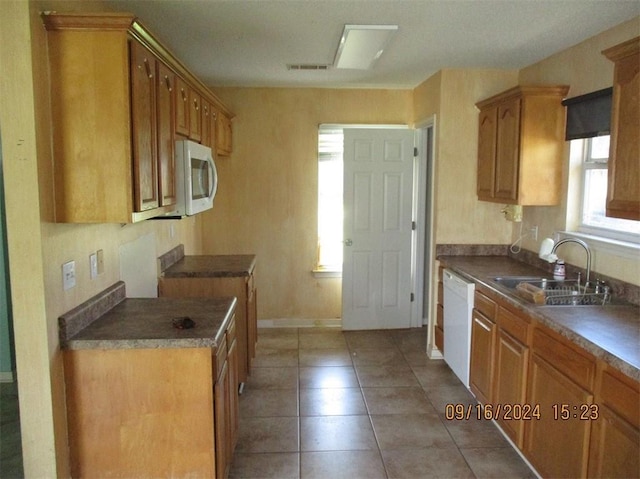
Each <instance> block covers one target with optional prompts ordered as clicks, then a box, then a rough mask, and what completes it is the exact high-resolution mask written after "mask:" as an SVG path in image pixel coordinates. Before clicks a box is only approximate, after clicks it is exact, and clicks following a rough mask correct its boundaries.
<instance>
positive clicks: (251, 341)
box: [247, 274, 258, 371]
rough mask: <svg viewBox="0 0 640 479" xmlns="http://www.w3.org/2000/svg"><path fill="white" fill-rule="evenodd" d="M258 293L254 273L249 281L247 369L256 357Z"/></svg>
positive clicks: (249, 368) (249, 369)
mask: <svg viewBox="0 0 640 479" xmlns="http://www.w3.org/2000/svg"><path fill="white" fill-rule="evenodd" d="M257 294H258V293H257V291H256V288H255V286H254V276H253V274H252V275H251V276H249V281H248V282H247V371H251V362H252V360H253V358H255V357H256V343H257V342H258V306H257Z"/></svg>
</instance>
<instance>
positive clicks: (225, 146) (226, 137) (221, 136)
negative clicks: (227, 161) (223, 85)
mask: <svg viewBox="0 0 640 479" xmlns="http://www.w3.org/2000/svg"><path fill="white" fill-rule="evenodd" d="M231 150H232V131H231V119H230V118H229V117H228V116H227V115H225V114H224V113H223V112H221V111H218V112H216V152H217V153H218V155H221V156H228V155H230V154H231Z"/></svg>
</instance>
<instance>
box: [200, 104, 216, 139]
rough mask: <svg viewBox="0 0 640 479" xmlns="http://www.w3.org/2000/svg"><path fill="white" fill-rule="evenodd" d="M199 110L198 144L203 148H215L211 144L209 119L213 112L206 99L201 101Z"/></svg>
mask: <svg viewBox="0 0 640 479" xmlns="http://www.w3.org/2000/svg"><path fill="white" fill-rule="evenodd" d="M201 105H202V106H201V108H200V113H201V116H202V135H201V138H200V143H202V144H203V145H205V146H209V147H211V148H215V145H213V144H212V143H211V118H212V113H213V111H212V110H211V105H210V104H209V102H208V101H207V100H206V99H204V98H203V99H202V104H201Z"/></svg>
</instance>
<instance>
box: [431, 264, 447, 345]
mask: <svg viewBox="0 0 640 479" xmlns="http://www.w3.org/2000/svg"><path fill="white" fill-rule="evenodd" d="M441 269H442V268H441ZM440 278H442V271H440ZM433 340H434V344H435V346H436V348H438V349H439V350H440V352H441V353H442V354H444V284H443V283H442V279H441V280H440V281H438V304H437V305H436V324H435V327H434V338H433Z"/></svg>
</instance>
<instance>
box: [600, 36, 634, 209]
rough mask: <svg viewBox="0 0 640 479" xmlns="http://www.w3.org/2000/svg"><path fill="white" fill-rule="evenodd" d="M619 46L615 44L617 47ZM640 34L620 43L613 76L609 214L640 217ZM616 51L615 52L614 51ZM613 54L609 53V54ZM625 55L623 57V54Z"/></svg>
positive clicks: (615, 57) (608, 194) (615, 56)
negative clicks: (639, 126)
mask: <svg viewBox="0 0 640 479" xmlns="http://www.w3.org/2000/svg"><path fill="white" fill-rule="evenodd" d="M612 50H614V51H615V50H616V48H615V47H614V49H612ZM639 50H640V37H639V38H636V39H634V40H632V41H630V42H626V43H625V44H622V45H620V49H619V50H618V51H619V52H620V53H615V54H614V55H613V56H614V58H613V59H615V60H616V64H615V70H614V80H613V105H612V116H611V154H610V158H609V185H608V189H607V216H612V217H616V218H626V219H631V220H640V188H639V187H638V185H639V184H640V129H639V128H638V125H639V124H640V56H639ZM612 53H613V52H612ZM607 56H609V57H610V58H611V56H610V54H607ZM620 57H622V58H620Z"/></svg>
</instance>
